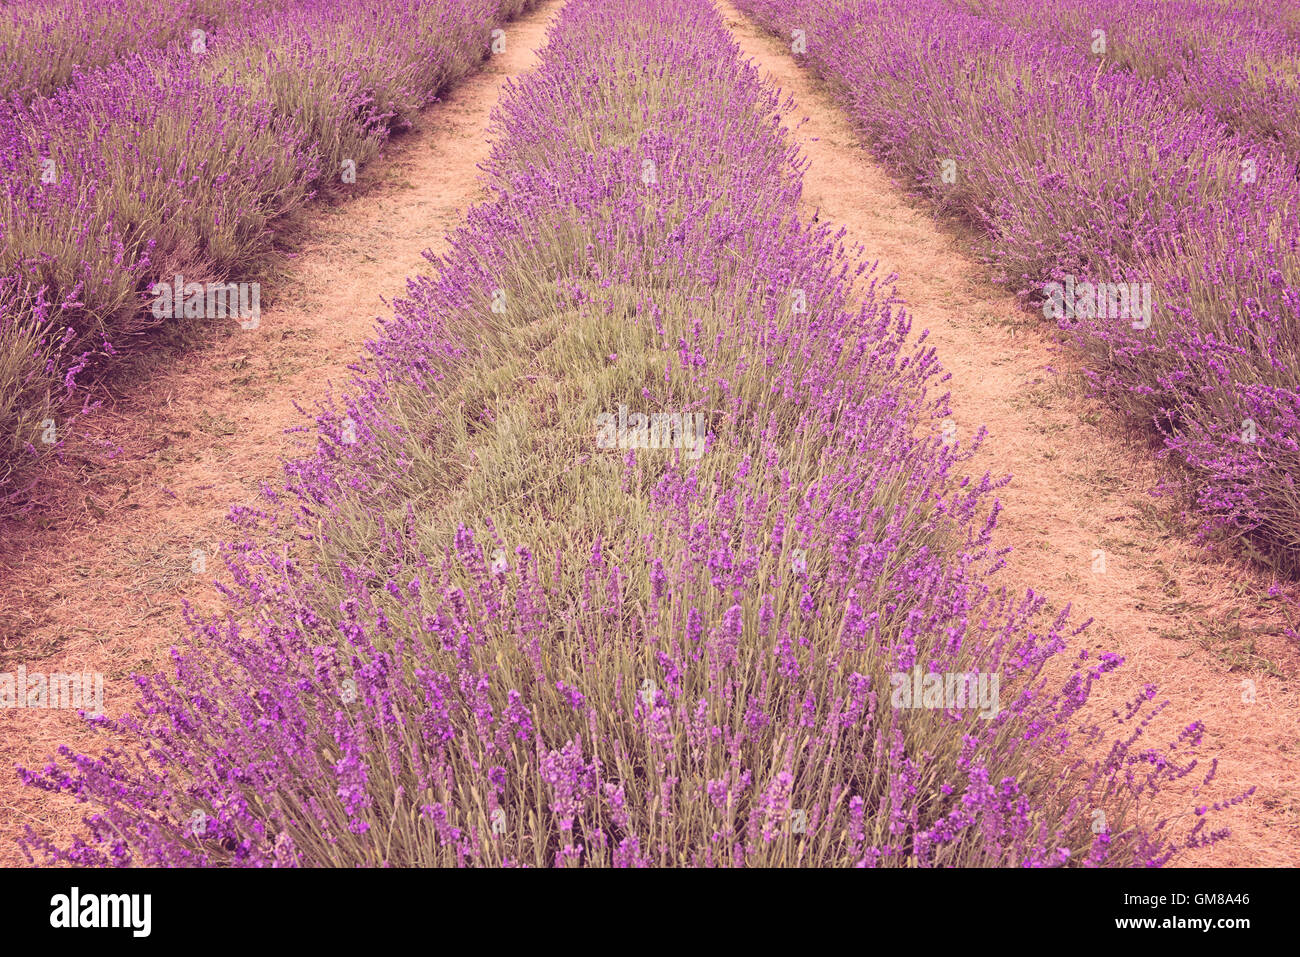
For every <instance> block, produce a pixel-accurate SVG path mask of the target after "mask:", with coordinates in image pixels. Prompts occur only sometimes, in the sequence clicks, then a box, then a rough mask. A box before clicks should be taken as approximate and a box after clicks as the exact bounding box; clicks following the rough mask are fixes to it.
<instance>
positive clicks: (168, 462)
mask: <svg viewBox="0 0 1300 957" xmlns="http://www.w3.org/2000/svg"><path fill="white" fill-rule="evenodd" d="M559 8H560V5H559V4H557V3H554V2H551V3H546V4H543V5H542V6H541V7H540V8H539V9H537V10H535V11H533V12H532V13H531V14H528V15H526V16H524V17H522V18H520V19H519V20H516V21H514V22H512V23H510V24H507V25H506V26H505V30H506V39H507V42H506V50H505V52H504V53H502V54H499V55H497V56H494V57H493V58H492V59H491V60H489V61H487V62H486V63H485V64H484V65H483V68H482V70H481V71H480V72H477V73H475V74H472V75H471V76H469V77H466V78H465V79H463V80H462V81H461V82H460V83H459V84H458V85H457V86H456V87H455V88H454V89H453V90H451V92H450V93H448V94H447V96H446V97H445V99H444V100H443V101H442V102H440V103H438V104H435V105H434V106H432V107H431V108H429V109H428V110H426V111H425V113H424V114H423V116H422V119H421V124H420V126H419V128H417V129H416V130H413V131H411V132H409V133H406V134H404V135H402V136H400V137H398V138H396V139H394V140H393V141H392V142H391V143H390V144H389V146H388V148H387V151H386V155H385V156H384V157H383V158H381V159H379V160H377V161H376V162H374V163H372V164H371V165H369V166H367V167H365V168H363V169H361V170H359V171H358V173H357V183H356V186H355V189H356V191H357V195H355V196H352V197H348V198H346V199H343V200H342V201H339V202H334V203H330V204H323V205H321V206H319V207H318V208H316V209H315V210H313V211H311V212H310V213H308V215H307V218H306V220H305V221H304V222H302V223H300V224H297V225H296V226H295V232H296V233H300V234H301V235H302V237H303V238H302V239H301V240H300V241H299V242H298V243H297V248H296V250H295V251H294V252H292V253H289V254H287V255H286V256H285V258H284V261H283V262H282V263H279V264H278V269H277V272H278V273H279V276H278V278H277V279H276V281H274V282H273V283H271V284H270V286H269V287H268V290H267V291H268V293H270V294H271V295H273V296H274V302H273V304H272V305H269V306H268V305H267V304H266V303H265V302H264V305H263V309H262V314H261V321H260V325H259V328H257V329H256V330H249V331H246V330H244V329H242V328H240V326H239V325H238V323H237V322H233V321H232V322H231V324H230V328H229V329H228V330H222V329H218V330H216V331H215V332H214V334H213V335H212V336H210V337H209V338H210V341H209V342H208V343H206V344H205V345H204V346H203V347H201V348H197V349H193V350H191V351H189V352H188V353H185V354H183V355H180V356H178V357H176V358H174V359H173V360H170V361H169V364H168V365H167V366H166V367H165V368H163V369H161V370H159V372H158V373H157V374H155V375H152V376H150V377H149V378H148V380H147V381H142V382H141V383H139V384H138V385H133V386H130V387H128V388H127V389H126V390H125V392H124V393H123V394H120V395H118V396H117V397H115V398H114V400H113V402H112V403H111V406H110V407H109V408H107V409H105V410H104V411H103V412H101V413H98V414H97V415H96V416H95V417H94V418H93V419H92V420H91V421H90V422H89V423H87V425H86V428H87V429H88V430H90V431H91V432H92V433H93V436H92V437H93V438H96V439H98V440H100V441H102V442H104V443H105V444H106V445H107V446H109V447H112V446H120V447H122V449H123V451H122V453H121V454H119V455H118V456H117V457H116V458H114V459H113V460H112V461H111V462H108V463H107V464H106V465H105V466H104V467H103V468H100V469H97V470H95V471H94V472H93V473H91V474H88V475H78V476H75V477H72V478H70V479H69V480H68V485H69V486H70V487H69V488H65V489H60V490H59V493H60V494H59V495H58V496H57V497H58V499H60V505H59V506H58V507H57V508H56V509H55V510H54V511H52V512H46V513H44V514H43V515H41V516H31V517H29V518H28V519H26V520H25V521H22V522H14V523H10V524H8V525H6V526H4V527H3V528H0V671H6V672H14V671H16V670H17V668H18V666H19V665H24V666H25V667H26V668H27V670H28V672H29V673H30V672H37V671H40V672H45V673H47V674H49V673H56V672H58V673H67V672H78V673H84V672H100V673H102V674H103V676H104V698H105V710H106V711H107V712H108V713H109V714H118V713H121V712H122V711H123V710H124V709H126V708H128V707H130V705H131V704H132V703H133V702H134V701H135V700H136V696H135V694H134V687H133V685H132V684H131V680H130V676H131V674H132V673H133V672H134V673H147V672H151V671H154V670H157V669H158V668H160V667H163V666H165V658H166V650H167V648H168V647H169V646H170V645H171V644H172V643H173V641H174V640H175V639H176V637H177V635H178V633H179V631H180V629H181V628H183V627H184V626H183V623H182V620H181V611H180V609H181V603H182V602H183V601H186V600H188V601H189V602H190V603H191V604H194V605H196V606H197V607H199V608H201V609H206V608H215V607H216V602H215V599H216V595H215V593H214V591H213V589H212V588H211V585H210V582H211V580H212V579H214V578H216V577H218V575H219V574H220V573H221V571H222V568H221V567H220V561H219V559H218V557H217V546H218V543H219V542H220V541H221V540H223V538H226V537H227V531H226V529H227V527H228V526H227V523H226V520H225V517H226V515H227V513H228V510H229V509H230V507H231V506H234V505H240V504H252V503H253V502H254V501H255V499H256V494H257V488H258V486H259V484H260V483H262V482H266V481H275V480H276V479H277V478H278V475H279V470H280V463H281V461H282V460H283V459H284V458H286V457H287V456H289V455H291V454H292V452H293V450H294V448H295V447H296V446H297V444H298V443H299V442H300V441H301V439H300V438H298V437H297V436H296V435H287V434H286V432H285V430H286V429H293V428H296V427H300V426H303V425H309V424H310V422H311V420H310V419H309V418H307V417H305V416H304V415H303V414H302V413H300V412H299V411H298V408H297V407H301V408H302V409H304V410H309V411H310V410H312V409H313V408H314V407H315V403H316V402H317V401H318V400H319V399H321V398H322V397H323V396H324V395H325V394H326V392H327V390H328V388H329V387H330V384H331V383H332V384H333V385H334V386H335V387H336V388H337V387H339V386H342V385H344V384H345V383H346V381H347V379H348V377H349V373H348V369H347V367H348V364H349V363H350V362H352V361H354V360H355V358H356V357H357V356H358V355H359V354H360V352H361V351H362V347H363V343H364V342H365V340H366V339H367V338H368V337H369V335H370V333H371V331H372V329H373V327H374V322H375V319H376V317H379V316H381V315H386V314H387V313H389V311H390V310H389V308H388V306H387V302H388V301H391V300H392V299H393V298H394V297H398V296H401V295H402V294H404V292H405V284H406V278H407V277H408V276H411V275H415V274H417V273H419V272H423V271H425V269H426V267H427V266H428V263H427V262H426V261H425V260H424V259H423V258H422V256H421V253H422V251H423V250H425V249H432V250H434V251H435V252H441V251H443V250H444V249H445V248H446V243H445V239H444V233H445V232H446V231H447V230H449V229H451V228H452V227H454V226H455V225H457V224H458V223H459V221H460V219H461V214H462V211H463V210H464V209H465V208H466V207H467V206H469V205H471V204H472V203H474V202H476V201H477V200H478V199H479V198H481V195H482V192H483V191H482V188H481V185H480V179H479V172H478V169H477V165H478V164H479V163H481V162H483V161H484V160H485V159H486V157H487V152H488V142H487V140H486V138H485V135H484V134H485V132H486V130H487V126H488V118H489V114H490V112H491V110H492V108H493V107H494V106H495V104H496V102H497V100H498V97H499V93H500V90H501V87H502V84H503V83H504V82H505V81H506V79H507V78H509V77H514V76H519V75H520V74H522V73H524V72H526V71H528V70H529V69H531V68H532V67H533V66H534V65H535V63H536V61H537V56H536V51H537V49H538V48H540V47H541V45H542V43H543V40H544V34H545V30H546V27H547V24H548V23H549V22H550V20H551V18H552V17H554V15H555V14H556V13H557V12H558V10H559ZM296 406H297V407H296ZM196 551H199V552H201V553H202V554H203V561H202V563H201V566H200V563H199V562H198V560H197V556H196V554H195V553H196ZM196 567H202V569H203V570H202V571H196V570H195V569H196ZM63 743H67V744H69V745H71V746H73V747H75V748H78V749H79V750H81V749H88V750H93V749H95V748H96V747H97V745H96V742H95V741H94V740H93V735H91V734H90V733H89V732H88V731H87V730H86V729H85V727H84V726H83V725H82V724H81V722H80V720H79V719H78V717H77V715H76V713H75V712H74V711H58V710H43V709H7V710H0V864H3V865H14V864H19V863H25V860H24V858H23V857H22V854H21V852H20V850H19V849H18V848H17V846H16V844H15V842H14V840H13V838H14V837H16V836H17V835H19V834H21V833H22V831H23V826H24V825H26V824H30V825H32V826H33V827H34V828H35V829H36V830H37V831H38V832H39V833H40V834H42V835H46V836H51V837H58V838H60V839H61V841H62V840H66V837H67V835H68V834H69V833H70V832H71V831H72V830H73V829H75V828H76V827H77V825H78V823H79V821H80V818H81V813H82V810H84V809H80V808H78V807H77V806H76V805H75V804H73V802H71V801H70V800H68V799H66V798H62V797H58V798H55V797H51V796H49V795H46V794H43V793H42V792H39V791H36V790H34V789H29V788H25V787H23V786H22V785H21V784H20V783H19V781H18V779H17V776H16V775H15V773H14V771H13V768H14V765H15V764H19V765H24V766H28V767H38V768H39V767H41V766H42V765H43V764H44V762H45V759H46V758H47V756H48V755H50V754H51V753H52V752H53V751H54V749H55V748H56V747H57V746H58V745H59V744H63Z"/></svg>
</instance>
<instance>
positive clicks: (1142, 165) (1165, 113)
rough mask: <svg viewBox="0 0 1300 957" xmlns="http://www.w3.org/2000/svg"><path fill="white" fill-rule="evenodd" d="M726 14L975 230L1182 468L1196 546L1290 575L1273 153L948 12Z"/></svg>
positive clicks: (1111, 398)
mask: <svg viewBox="0 0 1300 957" xmlns="http://www.w3.org/2000/svg"><path fill="white" fill-rule="evenodd" d="M741 6H742V7H743V8H744V9H746V10H748V11H750V12H751V13H752V14H753V15H755V16H756V17H757V18H758V19H759V20H760V21H762V22H763V23H765V24H767V25H768V26H770V27H772V28H774V29H777V30H779V31H780V32H782V33H784V34H785V35H787V36H790V35H792V34H793V33H794V31H800V32H799V34H798V36H800V37H802V38H803V39H802V40H801V41H798V42H800V43H801V44H802V48H805V49H806V51H807V52H806V59H805V60H804V62H806V63H808V64H809V65H810V66H812V67H813V68H815V69H817V70H819V71H820V72H822V73H823V74H824V75H825V76H827V77H829V78H831V79H832V80H833V81H834V83H835V84H836V87H837V89H838V90H839V91H840V93H841V95H842V97H843V100H844V102H845V104H846V105H847V107H848V109H849V110H850V111H851V113H852V115H853V116H854V117H855V119H856V120H857V121H858V122H859V123H860V125H861V127H862V129H863V130H864V131H865V133H866V135H867V137H868V139H869V141H870V143H871V144H872V146H873V148H874V149H875V150H876V151H877V153H878V155H880V156H881V157H882V158H883V159H884V160H885V161H886V162H887V163H888V164H889V165H890V166H891V167H892V168H894V169H895V170H897V171H899V172H901V173H902V174H903V175H904V176H905V178H906V180H907V181H908V182H909V183H910V184H912V185H914V186H915V187H916V188H917V189H918V190H919V191H921V192H922V193H924V194H926V195H927V196H929V197H931V198H932V199H933V200H934V201H935V203H936V204H937V206H938V208H939V209H941V210H942V211H945V212H949V213H952V214H955V215H957V216H959V217H962V218H964V219H966V220H968V221H970V222H972V223H974V224H976V225H977V226H978V227H980V228H981V229H982V230H983V232H984V233H985V234H986V235H987V238H988V243H987V248H986V249H985V250H984V252H985V253H986V254H987V255H988V257H989V258H990V259H991V260H992V261H993V262H995V263H996V264H997V265H998V266H999V267H1000V271H1001V274H1002V278H1003V280H1004V281H1005V282H1007V283H1008V284H1009V285H1010V286H1011V287H1012V288H1014V289H1015V290H1017V291H1018V292H1020V293H1021V294H1022V295H1024V296H1025V297H1026V298H1027V300H1029V301H1031V302H1032V304H1033V307H1034V308H1038V307H1039V306H1040V305H1041V306H1042V307H1043V310H1044V314H1045V315H1046V316H1048V317H1049V318H1051V319H1053V320H1055V321H1057V322H1058V323H1059V324H1060V325H1061V327H1062V328H1064V329H1065V330H1067V332H1068V334H1069V335H1070V337H1071V339H1072V340H1073V341H1074V343H1075V344H1076V345H1077V346H1078V347H1079V349H1080V350H1081V351H1082V353H1083V355H1084V356H1085V357H1086V359H1087V360H1088V365H1089V368H1090V375H1091V377H1092V381H1093V383H1094V386H1095V388H1096V390H1097V391H1098V393H1099V394H1101V395H1102V396H1104V397H1105V398H1106V399H1107V401H1108V402H1110V403H1111V404H1112V405H1113V406H1114V407H1115V408H1117V409H1118V410H1120V411H1121V412H1123V413H1125V414H1126V415H1128V416H1130V417H1131V419H1132V420H1133V421H1135V422H1136V423H1138V424H1139V426H1140V427H1144V428H1146V429H1150V430H1151V431H1152V432H1154V433H1155V434H1156V435H1158V436H1159V437H1160V438H1161V439H1162V441H1163V446H1164V454H1167V455H1171V456H1173V457H1174V458H1175V459H1176V460H1177V461H1179V462H1181V463H1182V464H1184V465H1186V466H1187V467H1188V468H1189V470H1190V471H1189V472H1187V473H1185V474H1187V475H1188V476H1189V478H1188V482H1187V488H1188V490H1189V492H1190V494H1192V495H1193V496H1194V497H1195V500H1196V503H1197V505H1199V507H1200V509H1201V511H1202V514H1203V515H1204V516H1205V519H1204V522H1203V530H1204V532H1205V533H1206V534H1207V535H1209V536H1212V537H1213V538H1214V539H1215V540H1218V541H1227V542H1238V543H1240V547H1241V548H1242V549H1243V550H1245V551H1247V552H1249V553H1250V554H1252V555H1255V556H1257V557H1259V558H1260V559H1262V560H1264V561H1267V562H1270V563H1273V564H1275V565H1276V566H1278V567H1279V568H1281V569H1284V570H1288V571H1290V572H1294V571H1295V570H1296V569H1297V567H1300V490H1297V488H1296V485H1295V481H1294V476H1295V474H1297V470H1300V442H1298V439H1297V436H1298V435H1300V182H1297V179H1296V172H1295V169H1294V164H1295V160H1294V158H1292V157H1291V156H1290V155H1288V154H1287V152H1286V150H1285V148H1284V147H1283V146H1282V145H1280V144H1276V143H1269V142H1266V141H1265V140H1264V139H1261V138H1260V137H1258V136H1256V135H1254V134H1252V133H1248V132H1243V131H1240V130H1233V129H1231V128H1229V127H1227V126H1225V125H1224V124H1223V123H1222V122H1221V121H1220V120H1218V119H1217V118H1216V117H1215V116H1214V115H1212V113H1209V112H1205V111H1201V110H1191V109H1188V108H1187V107H1186V105H1185V104H1184V103H1183V102H1182V100H1181V98H1179V97H1176V96H1174V95H1172V94H1171V93H1170V91H1169V89H1168V87H1167V85H1166V83H1165V82H1163V81H1162V80H1160V79H1158V78H1155V77H1143V76H1140V75H1138V74H1136V73H1134V72H1131V71H1126V70H1105V69H1102V68H1101V67H1099V64H1098V60H1097V58H1096V56H1095V55H1094V54H1093V53H1092V50H1091V47H1090V46H1089V42H1070V43H1064V42H1062V41H1060V40H1059V39H1053V38H1052V37H1051V36H1050V35H1048V34H1049V33H1050V31H1039V32H1037V33H1033V34H1029V33H1023V32H1021V31H1019V30H1017V29H1016V28H1015V27H1014V26H1011V25H1008V24H1006V23H1001V22H995V21H993V20H989V19H986V18H981V17H977V16H974V15H972V14H970V13H968V12H965V11H963V10H959V9H956V8H955V6H954V4H951V3H948V2H944V0H921V2H917V3H911V2H908V3H903V2H901V0H880V2H860V0H851V2H841V3H830V2H820V3H813V4H805V3H800V4H796V3H793V2H790V0H744V2H742V4H741ZM1098 39H1100V38H1098ZM1087 40H1088V38H1086V37H1085V38H1084V41H1087ZM1076 288H1077V289H1078V290H1079V291H1080V293H1081V295H1080V296H1079V297H1078V298H1077V301H1076V297H1075V295H1074V290H1075V289H1076ZM1067 289H1068V290H1069V295H1068V301H1066V300H1067V296H1066V295H1065V292H1066V290H1067Z"/></svg>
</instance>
